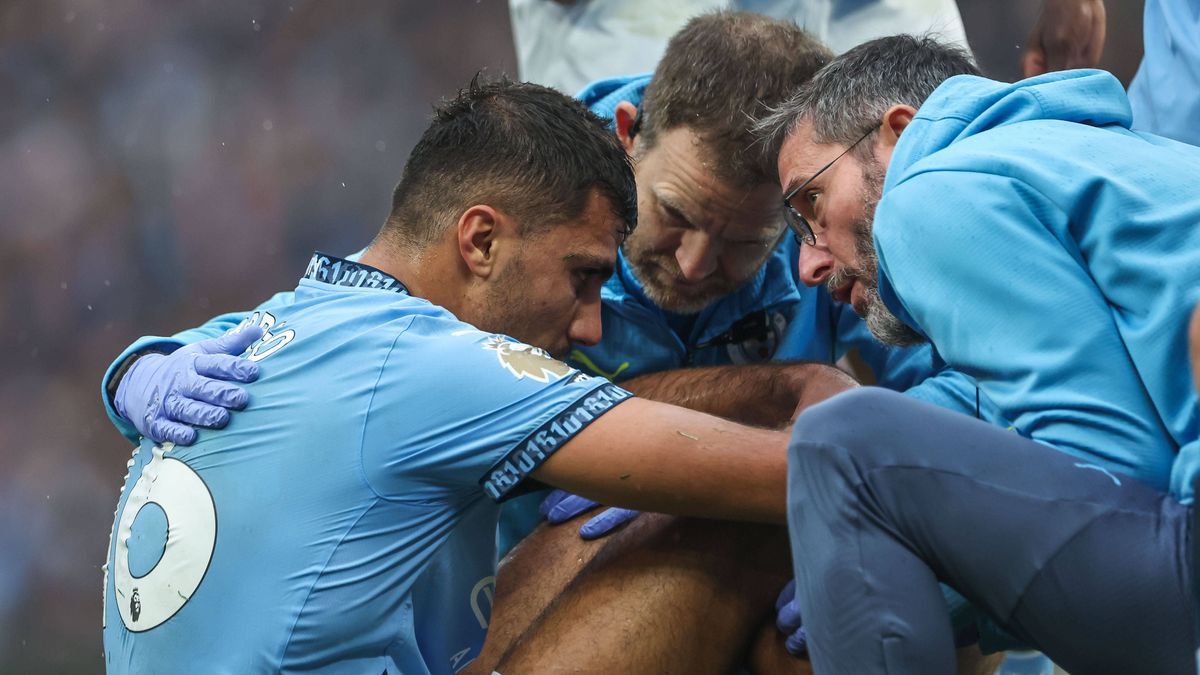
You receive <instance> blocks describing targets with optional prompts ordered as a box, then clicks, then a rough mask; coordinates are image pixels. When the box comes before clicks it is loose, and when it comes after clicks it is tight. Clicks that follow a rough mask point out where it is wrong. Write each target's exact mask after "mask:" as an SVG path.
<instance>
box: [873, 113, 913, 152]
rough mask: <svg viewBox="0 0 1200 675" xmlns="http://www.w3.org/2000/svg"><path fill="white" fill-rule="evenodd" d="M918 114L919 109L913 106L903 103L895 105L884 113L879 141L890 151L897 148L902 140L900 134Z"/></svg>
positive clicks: (880, 125)
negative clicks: (897, 143)
mask: <svg viewBox="0 0 1200 675" xmlns="http://www.w3.org/2000/svg"><path fill="white" fill-rule="evenodd" d="M916 114H917V109H916V108H914V107H912V106H911V105H904V104H903V103H900V104H897V105H894V106H892V107H890V108H888V109H887V112H885V113H883V120H882V121H880V123H879V140H880V142H881V143H883V146H884V147H885V148H887V149H888V150H891V148H894V147H896V142H897V141H899V140H900V134H902V133H904V130H905V129H906V128H907V127H908V123H909V122H912V119H913V117H914V116H916Z"/></svg>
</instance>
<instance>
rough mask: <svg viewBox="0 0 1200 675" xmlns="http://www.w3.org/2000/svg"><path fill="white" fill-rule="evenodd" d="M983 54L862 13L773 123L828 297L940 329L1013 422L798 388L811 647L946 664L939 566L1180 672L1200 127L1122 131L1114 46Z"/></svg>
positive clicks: (1064, 657) (1082, 642)
mask: <svg viewBox="0 0 1200 675" xmlns="http://www.w3.org/2000/svg"><path fill="white" fill-rule="evenodd" d="M973 71H974V68H973V66H972V65H971V64H970V61H969V59H967V57H966V56H965V55H964V54H962V53H960V52H958V51H957V50H955V49H952V48H949V47H946V46H944V45H941V44H939V43H937V42H936V41H933V40H929V39H918V38H911V37H903V36H900V37H895V38H885V39H881V40H877V41H875V42H872V43H868V44H866V45H863V46H862V47H859V48H856V49H854V50H851V51H850V52H848V53H847V54H845V55H843V56H841V57H838V58H837V59H835V60H834V61H833V62H831V63H830V64H829V65H828V66H826V68H825V69H823V70H822V71H821V73H820V74H818V75H817V76H816V77H815V78H814V79H813V80H812V82H811V83H810V84H809V85H806V87H805V88H803V89H802V91H801V92H800V93H799V94H797V96H796V97H795V98H793V99H792V100H791V101H789V102H788V103H787V104H786V105H785V106H783V107H782V108H781V109H780V112H779V113H778V114H777V115H776V116H775V117H774V118H773V121H772V123H771V124H769V125H768V128H769V129H771V130H772V131H773V132H774V133H773V135H772V137H773V138H774V139H776V140H779V141H781V142H782V148H781V151H780V154H779V166H780V178H781V185H782V187H783V189H784V192H785V199H786V204H787V206H788V208H789V210H790V212H791V213H792V223H793V225H794V226H795V227H796V228H798V229H800V230H802V231H805V232H812V233H813V234H814V236H816V237H819V238H821V239H822V241H823V242H824V244H825V246H826V247H827V248H828V250H829V252H830V254H831V255H832V256H833V258H834V259H835V260H836V265H835V270H834V274H835V275H839V276H840V277H841V282H840V283H839V285H838V288H837V290H836V291H835V293H834V295H835V297H841V298H844V299H846V300H848V301H849V302H851V304H852V305H853V306H854V307H855V310H856V311H857V312H858V313H859V314H861V315H863V316H865V317H866V318H867V322H868V325H870V326H871V328H872V331H873V332H874V333H875V334H876V335H877V336H879V337H880V338H881V339H885V340H887V341H890V342H893V343H900V344H914V343H919V342H923V341H928V342H929V343H930V344H931V346H932V348H933V350H934V352H935V353H936V354H938V355H939V357H940V358H942V359H944V360H945V361H946V362H947V363H949V365H950V366H951V367H953V368H955V369H957V370H960V371H962V372H963V373H965V374H967V375H970V376H972V377H974V378H975V379H976V380H977V381H978V382H979V386H980V388H981V389H982V390H983V392H984V393H985V394H987V396H988V398H990V399H991V400H992V401H993V402H994V403H995V404H996V406H997V407H998V408H999V409H1000V412H1001V413H1002V414H1003V415H1004V416H1005V417H1006V418H1007V419H1009V420H1011V422H1012V430H1011V431H1004V430H1001V429H999V428H997V427H994V426H989V425H984V424H979V423H978V422H975V421H973V420H970V419H967V418H965V417H962V416H958V415H953V414H950V413H947V412H944V411H941V410H939V409H937V408H934V407H931V406H926V405H923V404H920V403H918V402H914V401H912V400H911V399H909V398H905V397H898V396H894V395H891V394H889V393H887V392H884V391H881V390H868V391H865V392H862V393H854V394H850V395H843V396H840V397H837V398H836V399H834V400H832V401H830V402H828V403H827V404H825V405H822V406H818V407H816V408H814V409H812V410H811V411H809V412H807V413H805V414H803V415H802V416H801V418H800V420H799V421H798V422H797V424H796V428H795V437H794V441H793V446H792V452H791V454H790V457H789V526H790V530H791V535H792V541H793V551H794V553H795V554H796V555H794V563H795V565H796V576H797V598H798V600H799V604H800V606H801V610H802V612H803V615H804V620H805V622H806V626H807V628H808V634H809V645H810V651H811V653H812V656H813V660H814V665H815V666H816V668H817V670H818V671H820V670H822V669H828V670H830V671H831V672H842V671H844V672H856V673H876V672H878V673H883V672H899V671H901V670H904V671H906V672H926V673H944V672H950V671H951V669H952V663H953V662H952V659H951V656H950V655H951V654H952V650H951V634H950V630H949V626H948V622H947V621H946V619H945V615H944V610H940V600H941V594H940V593H939V592H938V586H937V581H938V580H942V581H945V582H946V583H948V584H950V585H951V586H953V587H954V588H955V589H956V590H958V591H960V592H961V593H963V595H965V596H966V597H967V598H968V599H970V600H971V601H972V602H974V603H975V604H976V605H977V606H979V607H980V608H981V609H983V610H984V611H985V612H987V613H988V614H989V615H990V616H991V617H992V618H993V619H994V620H995V621H997V622H998V623H999V624H1000V625H1001V626H1003V627H1004V628H1006V629H1008V630H1009V631H1011V632H1012V633H1013V634H1014V635H1016V636H1017V637H1018V638H1021V639H1022V640H1025V641H1026V642H1028V643H1029V644H1031V645H1033V646H1035V647H1037V648H1038V649H1040V650H1041V651H1043V652H1045V653H1046V654H1047V655H1048V656H1050V657H1051V658H1052V659H1053V660H1054V661H1055V662H1056V663H1058V664H1059V665H1061V666H1062V667H1063V668H1065V669H1066V670H1068V671H1070V672H1154V673H1176V672H1179V673H1183V672H1186V673H1191V672H1194V668H1195V663H1194V661H1193V651H1194V649H1195V644H1196V643H1195V634H1194V632H1193V629H1194V623H1193V620H1194V615H1195V607H1194V604H1193V601H1192V592H1191V590H1192V587H1193V584H1194V580H1193V579H1192V578H1191V571H1190V566H1189V565H1188V564H1187V562H1186V561H1187V556H1188V555H1189V553H1188V551H1189V545H1190V538H1191V536H1192V535H1191V531H1190V528H1189V520H1190V517H1191V512H1192V506H1191V504H1192V499H1193V494H1192V489H1193V487H1192V486H1193V482H1194V479H1195V476H1196V473H1197V468H1198V467H1200V411H1198V409H1197V397H1196V392H1195V390H1194V388H1193V387H1192V383H1191V382H1190V379H1189V377H1188V363H1187V342H1186V330H1187V323H1188V321H1187V317H1188V311H1189V309H1190V308H1191V307H1192V306H1194V305H1195V304H1196V302H1197V300H1198V299H1200V228H1198V227H1197V224H1198V223H1200V192H1198V191H1197V190H1196V176H1198V175H1200V148H1196V147H1194V146H1189V145H1186V144H1183V143H1178V142H1175V141H1172V140H1169V139H1166V138H1163V137H1160V136H1155V135H1151V134H1148V133H1141V132H1136V131H1131V130H1130V124H1131V114H1130V107H1129V102H1128V99H1127V98H1126V96H1125V93H1124V91H1123V89H1122V87H1121V86H1120V83H1119V82H1117V80H1116V79H1115V78H1113V77H1112V75H1110V74H1108V73H1105V72H1102V71H1092V70H1080V71H1066V72H1061V73H1053V74H1048V75H1043V76H1040V77H1037V78H1033V79H1030V80H1025V81H1022V82H1018V83H1015V84H1005V83H999V82H993V81H990V80H986V79H983V78H980V77H977V76H974V75H970V74H969V73H972V72H973ZM851 417H852V418H853V419H855V422H854V423H853V424H842V423H839V422H840V421H842V420H845V419H848V418H851ZM800 552H803V553H804V555H800Z"/></svg>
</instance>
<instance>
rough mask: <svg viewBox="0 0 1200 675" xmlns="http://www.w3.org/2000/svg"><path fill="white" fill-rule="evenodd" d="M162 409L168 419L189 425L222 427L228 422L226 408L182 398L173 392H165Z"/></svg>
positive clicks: (211, 427)
mask: <svg viewBox="0 0 1200 675" xmlns="http://www.w3.org/2000/svg"><path fill="white" fill-rule="evenodd" d="M163 409H164V410H165V411H166V413H167V418H168V419H170V420H172V421H175V422H179V423H181V424H187V425H189V426H201V427H207V428H209V429H223V428H225V425H226V424H229V411H228V410H226V409H224V408H219V407H217V406H215V405H211V404H208V403H204V402H203V401H194V400H192V399H190V398H184V397H182V396H180V395H178V394H176V393H175V392H171V393H170V394H167V400H166V403H165V405H164V406H163Z"/></svg>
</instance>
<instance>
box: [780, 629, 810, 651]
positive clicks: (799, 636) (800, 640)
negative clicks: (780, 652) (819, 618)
mask: <svg viewBox="0 0 1200 675" xmlns="http://www.w3.org/2000/svg"><path fill="white" fill-rule="evenodd" d="M783 647H784V649H787V650H788V653H789V654H791V655H792V656H804V655H805V654H806V653H808V633H806V632H805V631H804V629H803V628H800V629H799V630H797V631H796V632H795V633H792V634H791V635H789V636H787V639H786V640H784V641H783Z"/></svg>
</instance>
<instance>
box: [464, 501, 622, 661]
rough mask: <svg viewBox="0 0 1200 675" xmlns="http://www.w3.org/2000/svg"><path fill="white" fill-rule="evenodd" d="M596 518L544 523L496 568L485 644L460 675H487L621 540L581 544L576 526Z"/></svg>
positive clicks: (585, 516) (615, 537) (617, 535)
mask: <svg viewBox="0 0 1200 675" xmlns="http://www.w3.org/2000/svg"><path fill="white" fill-rule="evenodd" d="M594 515H596V514H595V512H591V513H585V514H583V515H582V516H579V517H577V518H575V519H573V520H570V521H568V522H566V523H563V524H561V525H548V524H546V523H542V524H541V525H540V526H538V528H537V529H536V530H534V531H533V532H531V533H530V534H529V536H528V537H526V538H525V539H523V540H521V543H520V544H518V545H517V547H516V548H514V549H513V550H512V552H511V553H509V554H508V556H506V557H505V558H504V560H503V561H501V562H500V567H499V569H497V571H496V596H495V599H494V600H493V602H492V618H491V621H490V622H489V624H488V633H487V639H486V640H485V641H484V643H483V651H482V652H481V653H480V655H479V657H478V658H477V659H475V661H473V662H472V663H471V665H470V666H469V667H468V668H467V670H465V671H463V673H464V675H472V674H475V673H483V674H485V675H486V674H489V673H491V672H492V669H493V668H494V667H495V665H496V664H497V663H498V662H499V661H500V657H501V656H503V655H504V652H506V651H508V648H509V647H511V646H512V644H513V643H514V642H516V641H517V639H518V638H520V637H521V635H522V634H523V633H525V631H526V630H528V629H529V627H530V626H531V625H533V623H534V622H535V621H536V620H537V618H538V617H539V616H541V614H542V612H543V611H544V610H545V609H546V607H548V606H549V605H550V603H551V602H553V601H554V599H555V598H557V597H558V596H559V595H560V594H561V593H562V591H563V589H564V588H566V587H567V584H568V583H570V582H571V580H572V579H574V578H575V577H576V576H578V575H579V574H580V572H582V571H583V569H584V568H585V567H586V566H587V564H588V563H589V562H591V560H592V558H594V557H595V556H596V553H598V552H599V551H600V549H602V548H604V546H605V544H606V543H608V542H609V541H610V540H612V541H616V540H618V539H620V538H621V537H624V536H625V533H624V531H623V530H622V531H618V532H616V533H614V534H612V535H610V536H609V537H608V538H605V539H600V540H597V541H584V540H583V539H581V538H580V536H579V526H580V524H582V523H584V522H586V520H587V519H588V518H591V517H592V516H594ZM625 529H628V528H625Z"/></svg>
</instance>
